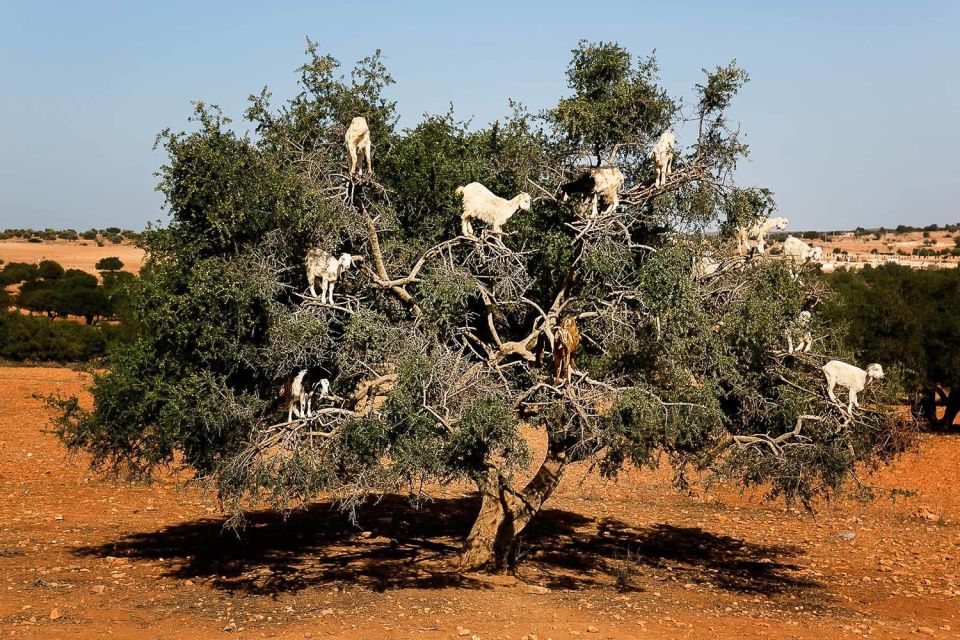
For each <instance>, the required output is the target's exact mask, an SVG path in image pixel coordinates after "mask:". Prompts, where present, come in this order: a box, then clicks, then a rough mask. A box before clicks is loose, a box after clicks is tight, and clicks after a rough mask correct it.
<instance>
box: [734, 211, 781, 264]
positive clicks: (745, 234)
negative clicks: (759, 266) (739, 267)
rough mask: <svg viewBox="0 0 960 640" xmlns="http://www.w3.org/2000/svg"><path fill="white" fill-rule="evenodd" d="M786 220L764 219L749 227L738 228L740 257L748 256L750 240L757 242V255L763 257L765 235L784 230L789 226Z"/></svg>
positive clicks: (750, 248)
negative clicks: (775, 230) (776, 230)
mask: <svg viewBox="0 0 960 640" xmlns="http://www.w3.org/2000/svg"><path fill="white" fill-rule="evenodd" d="M789 222H790V221H789V220H788V219H787V218H782V217H781V218H764V219H763V220H759V221H758V222H756V223H754V224H752V225H750V226H749V227H740V228H739V229H737V248H738V250H739V251H740V255H742V256H748V255H750V251H751V250H752V247H751V246H750V241H751V240H756V241H757V247H756V249H757V253H759V254H760V255H763V254H764V253H765V252H766V248H767V235H769V233H770V232H771V231H773V230H774V229H786V228H787V224H789Z"/></svg>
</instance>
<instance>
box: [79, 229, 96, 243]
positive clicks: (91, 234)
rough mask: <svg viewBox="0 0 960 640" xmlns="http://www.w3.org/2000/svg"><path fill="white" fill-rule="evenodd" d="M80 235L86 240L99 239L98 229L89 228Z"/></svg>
mask: <svg viewBox="0 0 960 640" xmlns="http://www.w3.org/2000/svg"><path fill="white" fill-rule="evenodd" d="M80 237H81V238H83V239H84V240H96V239H97V230H96V229H87V230H86V231H84V232H83V233H81V234H80Z"/></svg>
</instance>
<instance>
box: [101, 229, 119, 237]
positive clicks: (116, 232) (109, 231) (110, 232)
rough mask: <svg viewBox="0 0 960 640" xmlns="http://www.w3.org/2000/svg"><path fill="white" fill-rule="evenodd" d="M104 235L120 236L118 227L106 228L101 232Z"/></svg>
mask: <svg viewBox="0 0 960 640" xmlns="http://www.w3.org/2000/svg"><path fill="white" fill-rule="evenodd" d="M103 233H104V235H109V236H115V235H119V234H120V227H107V228H106V229H104V230H103Z"/></svg>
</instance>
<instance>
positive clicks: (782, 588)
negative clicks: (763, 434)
mask: <svg viewBox="0 0 960 640" xmlns="http://www.w3.org/2000/svg"><path fill="white" fill-rule="evenodd" d="M542 515H543V517H542V518H539V517H538V519H537V520H535V521H534V522H533V523H532V524H531V526H532V527H533V530H532V531H530V532H529V535H528V538H527V544H528V547H529V549H531V550H532V554H531V555H532V556H533V560H534V561H535V562H536V563H537V564H538V565H539V566H540V568H541V570H542V571H544V573H546V574H547V575H548V576H549V577H548V582H549V583H550V584H549V585H548V586H553V587H555V588H564V587H565V588H576V587H578V586H580V585H582V583H583V582H584V579H585V577H586V576H589V575H590V574H596V572H598V571H599V572H601V573H604V574H606V575H607V576H613V577H614V578H615V580H616V586H618V588H621V589H623V590H630V589H633V588H636V587H635V585H636V583H637V582H638V581H639V580H638V579H639V578H640V577H641V576H642V575H643V574H644V573H645V571H646V572H648V573H654V574H658V575H660V576H661V578H669V579H670V580H672V581H676V582H680V583H695V584H710V585H713V586H715V587H719V588H721V589H723V590H726V591H732V592H737V593H743V594H753V593H762V594H766V595H771V594H779V593H785V592H789V593H796V592H797V591H801V590H812V589H816V588H818V587H819V586H820V584H819V583H818V582H816V581H815V580H812V579H809V578H805V577H803V576H801V575H799V574H798V572H799V571H800V570H801V568H802V567H801V566H799V565H797V564H795V563H794V562H791V561H790V560H792V559H796V558H798V557H799V556H801V555H802V554H803V550H802V549H801V548H800V547H798V546H795V545H765V544H757V543H752V542H747V541H745V540H741V539H739V538H734V537H731V536H726V535H722V534H717V533H712V532H710V531H706V530H704V529H701V528H699V527H678V526H674V525H670V524H654V525H650V526H649V527H644V528H641V529H637V528H634V527H631V526H629V525H627V524H625V523H623V522H621V521H619V520H615V519H604V520H602V521H600V522H599V523H598V525H597V526H596V527H595V531H594V532H593V533H592V534H591V533H587V532H578V533H575V534H574V535H569V534H567V533H566V532H565V531H563V530H562V529H563V528H562V527H557V526H556V523H557V520H558V519H557V518H555V517H554V516H555V514H554V513H553V512H551V511H547V512H544V513H543V514H542ZM571 575H573V576H583V577H582V578H579V579H574V580H571V577H570V576H571ZM578 583H580V584H579V585H578Z"/></svg>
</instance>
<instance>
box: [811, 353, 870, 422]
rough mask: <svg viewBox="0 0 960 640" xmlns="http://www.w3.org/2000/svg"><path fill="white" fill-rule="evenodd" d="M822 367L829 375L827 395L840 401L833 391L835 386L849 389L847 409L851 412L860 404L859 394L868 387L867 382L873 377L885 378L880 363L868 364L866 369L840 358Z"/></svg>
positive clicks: (825, 373) (824, 372)
mask: <svg viewBox="0 0 960 640" xmlns="http://www.w3.org/2000/svg"><path fill="white" fill-rule="evenodd" d="M822 369H823V375H825V376H826V377H827V395H828V396H830V400H832V401H833V402H839V400H837V396H836V394H835V393H834V392H833V390H834V388H835V387H837V386H838V385H839V386H841V387H845V388H846V389H847V390H848V391H849V396H848V398H847V411H849V412H850V413H853V409H854V407H859V406H860V403H859V402H857V394H858V393H860V392H861V391H863V390H864V388H866V386H867V382H869V381H870V380H872V379H877V380H882V379H883V367H881V366H880V365H879V364H870V365H867V370H866V371H864V370H863V369H861V368H860V367H855V366H853V365H852V364H847V363H846V362H841V361H839V360H831V361H830V362H828V363H827V364H825V365H823V367H822Z"/></svg>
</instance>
